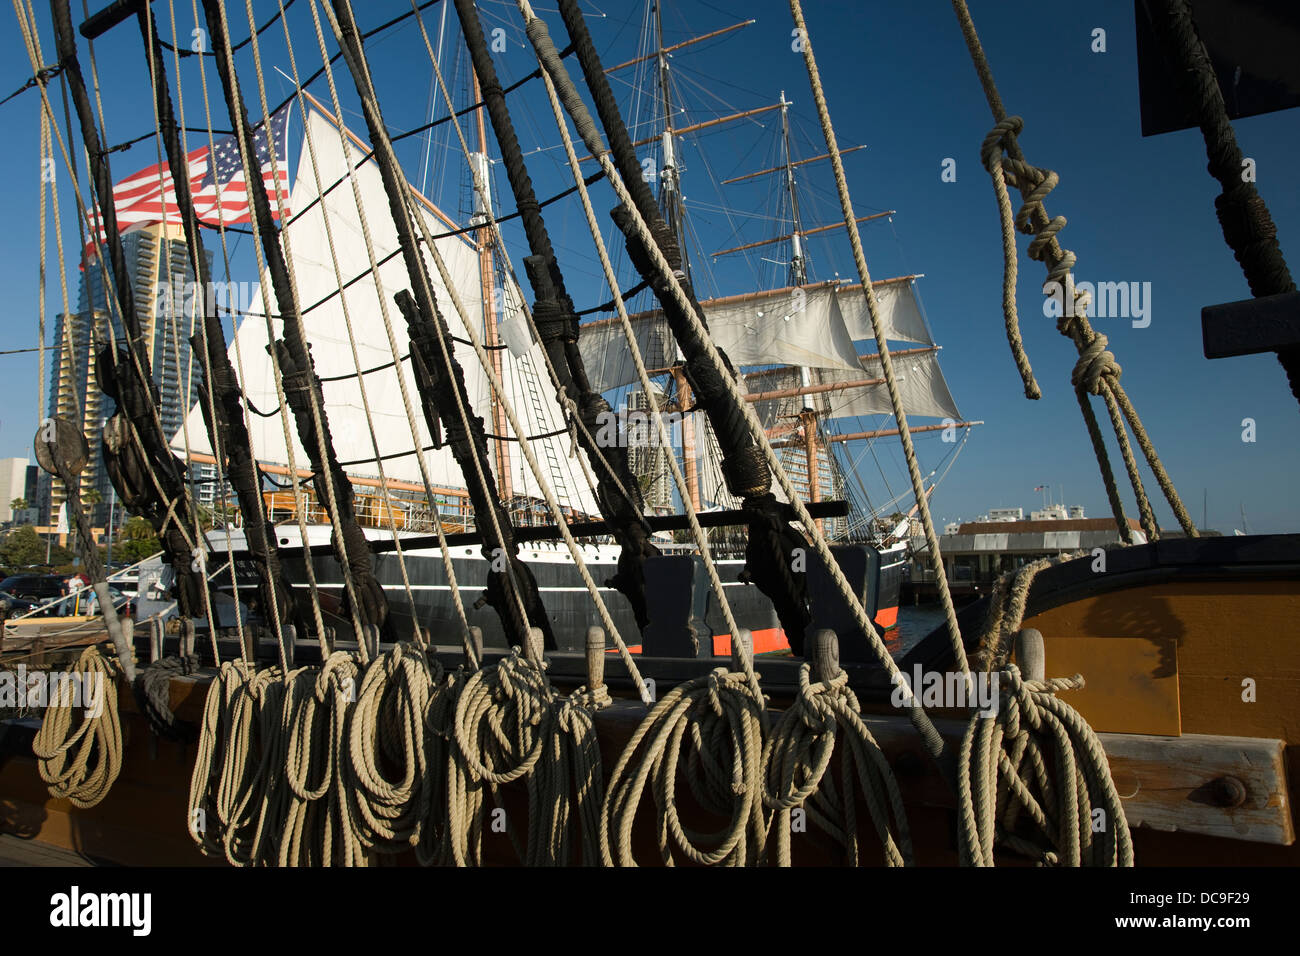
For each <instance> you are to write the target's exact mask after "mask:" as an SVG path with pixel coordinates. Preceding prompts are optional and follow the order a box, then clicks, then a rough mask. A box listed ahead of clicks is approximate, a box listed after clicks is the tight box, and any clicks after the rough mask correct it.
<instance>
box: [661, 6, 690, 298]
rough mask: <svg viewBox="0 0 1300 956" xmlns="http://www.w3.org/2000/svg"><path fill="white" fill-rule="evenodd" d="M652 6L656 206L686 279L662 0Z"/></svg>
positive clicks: (686, 257) (687, 258)
mask: <svg viewBox="0 0 1300 956" xmlns="http://www.w3.org/2000/svg"><path fill="white" fill-rule="evenodd" d="M654 8H655V58H656V62H657V63H658V67H659V95H660V98H661V99H662V100H663V108H664V129H663V134H662V143H663V169H662V170H660V172H659V177H660V178H659V206H660V208H661V209H663V212H664V219H666V220H667V221H668V227H669V228H670V229H672V231H673V235H674V236H676V238H677V246H678V248H680V249H681V252H682V271H684V272H685V273H686V277H687V278H688V279H689V278H691V261H690V255H689V254H688V253H687V250H686V236H685V235H684V234H683V229H682V226H683V221H684V218H685V214H686V213H685V210H684V209H683V208H682V195H681V188H680V186H681V175H680V173H679V171H678V168H677V132H676V130H674V129H673V95H672V87H671V84H670V83H669V77H668V51H667V50H666V49H665V48H664V23H663V15H662V0H654Z"/></svg>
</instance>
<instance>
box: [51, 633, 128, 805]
mask: <svg viewBox="0 0 1300 956" xmlns="http://www.w3.org/2000/svg"><path fill="white" fill-rule="evenodd" d="M118 670H119V668H118V667H117V665H116V664H115V663H114V662H113V661H112V660H110V659H109V658H107V657H105V656H103V655H102V654H100V652H99V648H97V647H88V648H86V649H85V650H84V651H82V653H81V656H80V657H79V658H77V671H78V673H79V674H80V675H81V680H82V681H83V684H84V682H85V681H87V680H89V681H91V682H92V683H93V684H95V685H98V686H97V688H96V690H97V708H98V711H99V712H98V713H97V714H92V713H91V712H90V710H89V709H88V708H87V707H86V706H85V705H86V703H87V698H86V688H85V687H84V686H83V687H82V695H81V701H80V704H78V702H77V700H76V695H75V694H74V686H73V683H72V681H71V680H70V679H69V678H68V677H67V676H66V675H65V676H64V678H63V679H61V680H60V681H59V687H58V691H57V695H58V696H57V698H55V697H54V695H53V694H52V695H51V699H50V700H49V701H47V706H46V711H45V719H44V720H43V721H41V729H40V730H39V731H37V733H36V738H35V739H34V740H33V741H32V752H33V753H34V754H35V755H36V759H37V766H38V767H39V769H40V773H41V779H42V780H44V781H45V782H46V783H47V784H49V787H50V796H52V797H62V798H66V799H67V800H68V802H70V803H71V804H72V805H73V806H74V807H80V808H81V809H83V810H84V809H86V808H87V807H93V806H95V804H97V803H99V802H100V801H101V800H103V799H104V797H105V796H106V795H107V794H108V791H109V789H110V788H111V787H112V786H113V781H115V780H116V779H117V775H118V774H119V773H120V772H121V770H122V724H121V721H120V718H119V717H118V713H117V674H118ZM74 709H80V710H81V717H80V720H79V721H77V722H76V724H75V726H74V722H73V710H74Z"/></svg>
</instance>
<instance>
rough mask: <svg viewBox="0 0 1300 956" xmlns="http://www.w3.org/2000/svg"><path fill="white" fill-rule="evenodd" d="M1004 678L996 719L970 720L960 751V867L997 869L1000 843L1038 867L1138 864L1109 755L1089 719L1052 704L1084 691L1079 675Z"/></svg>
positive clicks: (1010, 674) (1009, 673) (1015, 672)
mask: <svg viewBox="0 0 1300 956" xmlns="http://www.w3.org/2000/svg"><path fill="white" fill-rule="evenodd" d="M998 676H999V677H1000V684H1001V686H1000V707H999V711H998V714H997V715H996V716H981V715H980V714H978V713H976V714H974V715H973V716H972V717H971V720H970V723H969V724H968V726H967V728H966V733H965V735H964V737H963V739H962V744H961V750H960V751H959V754H958V855H959V859H960V861H961V863H962V865H964V866H993V865H994V852H993V851H994V847H995V845H997V844H1002V845H1003V846H1006V847H1007V848H1008V849H1010V850H1012V851H1014V852H1017V853H1020V854H1023V855H1027V856H1030V857H1031V858H1033V859H1035V860H1036V861H1037V862H1039V863H1040V864H1046V865H1063V866H1132V865H1133V844H1132V838H1131V836H1130V834H1129V830H1128V822H1127V821H1126V819H1125V817H1124V808H1123V806H1122V805H1121V803H1120V799H1119V794H1118V793H1117V792H1116V790H1115V784H1114V781H1113V780H1112V779H1111V775H1110V765H1109V764H1108V763H1107V762H1106V754H1105V753H1104V751H1103V750H1102V747H1101V743H1100V742H1099V741H1098V740H1097V737H1096V735H1095V734H1094V733H1093V732H1092V729H1091V728H1090V727H1089V726H1088V724H1087V722H1086V721H1085V720H1084V719H1083V718H1082V717H1080V716H1079V715H1078V713H1077V712H1076V711H1075V710H1074V709H1073V708H1072V707H1070V706H1069V705H1068V704H1066V703H1064V702H1063V701H1061V700H1059V699H1058V698H1057V697H1056V693H1057V692H1058V691H1062V690H1073V689H1077V688H1081V687H1083V683H1084V682H1083V678H1082V677H1081V676H1079V675H1077V674H1076V675H1075V676H1074V677H1071V678H1054V679H1052V680H1047V681H1025V680H1022V679H1021V677H1020V671H1019V669H1018V668H1017V667H1016V666H1015V665H1014V664H1013V665H1011V666H1009V667H1008V668H1007V669H1006V670H1005V671H1003V672H1001V673H1000V674H999V675H998ZM1098 834H1100V836H1098Z"/></svg>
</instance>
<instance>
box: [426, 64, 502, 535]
mask: <svg viewBox="0 0 1300 956" xmlns="http://www.w3.org/2000/svg"><path fill="white" fill-rule="evenodd" d="M470 77H471V81H472V82H473V84H474V86H473V90H474V102H476V103H477V102H479V100H481V99H482V98H483V97H482V94H481V93H480V91H479V87H478V74H477V73H475V72H474V71H473V70H470ZM474 116H475V120H474V122H475V126H476V127H477V128H478V149H479V154H480V155H482V156H484V157H486V156H487V128H486V126H485V125H484V120H483V110H481V109H480V110H476V111H475V114H474ZM483 170H484V172H486V171H487V163H483ZM481 201H482V202H483V203H484V204H485V205H486V204H487V203H490V202H491V198H490V197H489V195H488V184H487V180H486V179H485V180H484V181H483V198H482V200H481ZM490 211H491V210H487V211H486V212H485V215H484V220H483V227H482V228H481V229H479V230H478V234H477V236H476V237H475V238H476V239H477V240H478V271H479V284H480V291H481V293H482V296H483V337H484V338H485V339H486V340H487V345H488V347H489V350H490V352H489V354H490V355H491V357H492V371H493V372H494V373H495V374H496V377H497V381H499V382H503V381H505V378H504V377H503V375H504V371H505V370H504V368H503V367H502V366H503V364H504V363H503V360H502V356H501V350H500V349H499V348H492V346H494V345H500V344H501V336H500V335H499V334H498V331H497V297H496V295H495V292H496V269H495V267H494V259H493V235H492V230H491V229H490V228H489V227H488V225H487V213H490ZM509 428H510V425H509V423H508V422H507V421H506V413H505V408H504V406H502V404H501V403H500V402H493V403H492V431H493V432H495V433H496V434H498V435H507V434H509ZM492 444H493V446H494V448H493V458H495V459H496V466H497V488H498V490H499V491H500V492H501V499H502V500H503V501H506V502H509V501H510V500H511V499H512V498H513V497H514V485H513V482H512V476H511V462H510V443H509V442H505V441H501V440H500V439H497V440H496V441H494V442H493V443H492ZM429 504H430V505H431V506H432V504H433V502H430V503H429ZM506 510H507V511H509V510H510V509H509V506H508V505H507V507H506Z"/></svg>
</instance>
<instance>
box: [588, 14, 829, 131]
mask: <svg viewBox="0 0 1300 956" xmlns="http://www.w3.org/2000/svg"><path fill="white" fill-rule="evenodd" d="M757 22H758V21H757V20H744V21H742V22H741V23H733V24H732V25H731V26H729V27H723V28H722V29H721V30H714V31H713V32H712V33H703V34H701V35H700V36H697V37H691V39H689V40H683V41H682V42H681V43H674V44H672V45H671V46H666V47H664V48H663V49H662V50H655V51H654V52H653V53H647V54H646V55H645V56H638V57H637V58H636V59H633V60H624V61H623V62H622V63H619V64H617V65H616V66H610V67H606V68H605V73H606V74H609V73H615V72H617V71H618V70H624V69H627V68H628V67H629V66H636V65H637V64H638V63H644V62H645V61H646V60H654V59H657V58H658V56H659V54H661V53H672V52H673V51H674V50H680V49H682V47H688V46H692V45H693V44H696V43H703V42H704V41H705V40H712V39H713V38H714V37H720V36H722V35H723V34H724V33H730V32H731V31H733V30H739V29H741V28H742V27H747V26H751V25H753V24H755V23H757ZM845 152H848V150H845Z"/></svg>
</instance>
